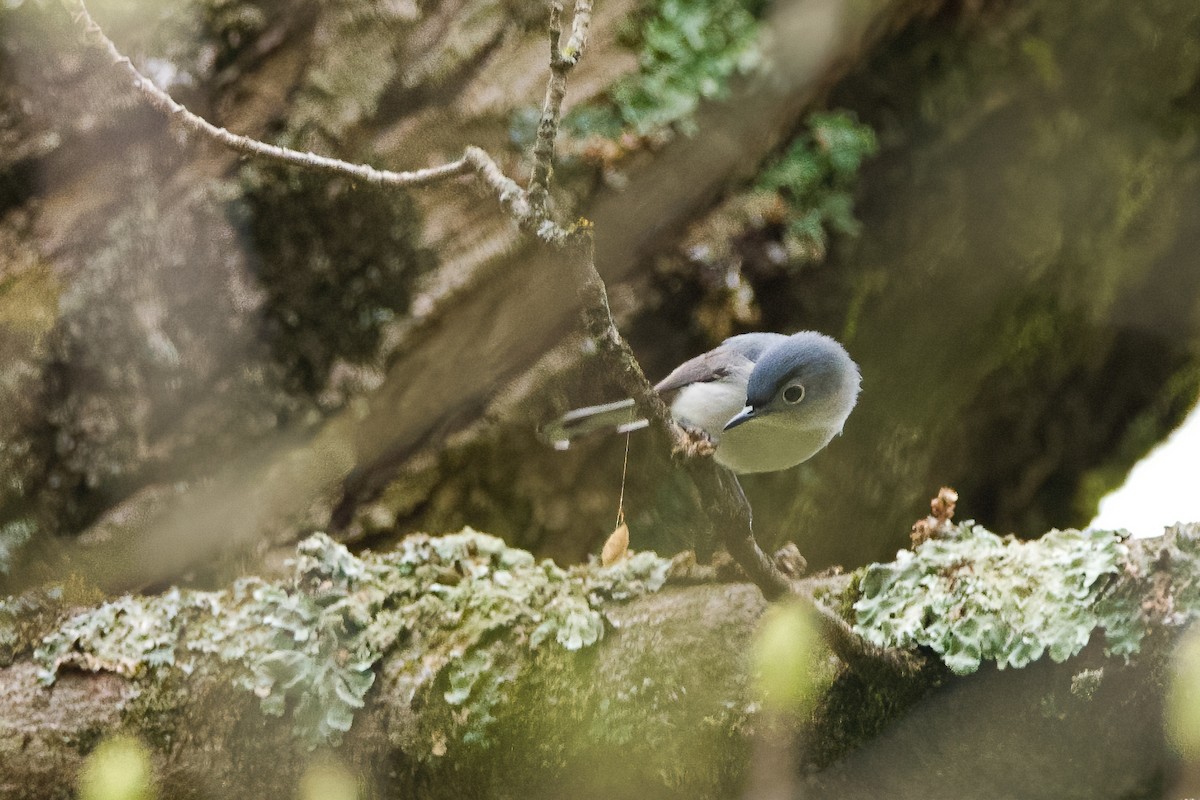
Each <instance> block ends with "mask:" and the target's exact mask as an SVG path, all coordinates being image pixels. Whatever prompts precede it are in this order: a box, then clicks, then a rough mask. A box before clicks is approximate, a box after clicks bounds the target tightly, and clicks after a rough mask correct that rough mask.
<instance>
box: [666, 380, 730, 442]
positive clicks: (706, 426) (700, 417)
mask: <svg viewBox="0 0 1200 800" xmlns="http://www.w3.org/2000/svg"><path fill="white" fill-rule="evenodd" d="M745 405H746V382H745V381H744V380H743V381H728V380H720V381H707V382H705V383H693V384H690V385H688V386H685V387H683V388H682V389H680V390H679V394H677V395H676V396H675V402H673V403H671V416H673V417H674V418H675V419H677V420H678V421H679V422H682V423H683V424H685V425H690V426H692V427H693V428H699V429H700V430H702V431H704V432H705V433H707V434H708V435H709V438H711V439H712V440H713V441H714V442H718V441H720V439H721V436H722V433H721V432H722V430H723V429H724V428H725V423H727V422H729V420H731V419H733V416H734V415H735V414H737V413H738V412H739V411H741V410H742V408H743V407H744V406H745Z"/></svg>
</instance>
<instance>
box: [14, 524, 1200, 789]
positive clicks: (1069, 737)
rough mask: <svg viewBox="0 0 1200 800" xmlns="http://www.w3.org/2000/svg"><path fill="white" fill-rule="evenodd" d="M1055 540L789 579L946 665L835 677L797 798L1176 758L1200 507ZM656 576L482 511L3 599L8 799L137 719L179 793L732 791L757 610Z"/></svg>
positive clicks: (655, 561)
mask: <svg viewBox="0 0 1200 800" xmlns="http://www.w3.org/2000/svg"><path fill="white" fill-rule="evenodd" d="M1044 538H1045V541H1036V542H1020V541H1017V540H1014V539H1011V538H1008V539H1001V538H1000V537H995V536H993V535H992V534H990V533H988V532H986V531H982V530H981V529H979V528H977V527H973V526H963V527H960V528H958V529H956V532H955V535H954V536H953V537H951V538H948V539H946V540H934V541H931V542H927V543H925V544H923V545H921V546H920V547H919V548H918V549H917V551H916V552H915V553H906V554H904V555H902V556H901V557H900V558H898V559H897V560H896V561H895V562H893V563H891V564H881V565H874V566H872V567H869V568H867V569H865V570H862V571H860V572H859V573H857V574H856V575H853V576H850V578H849V579H848V580H847V581H845V585H844V586H842V587H840V588H839V587H838V586H836V585H833V584H831V583H830V582H829V581H822V580H813V581H810V582H807V583H805V582H802V586H804V587H808V588H805V589H804V591H808V590H809V589H811V590H812V591H815V592H825V593H828V592H833V593H834V597H833V599H835V600H837V601H838V602H839V603H840V607H841V608H843V609H847V611H846V613H848V614H850V615H851V616H852V618H853V621H854V624H855V626H856V628H857V629H858V630H859V631H860V632H861V633H863V634H864V635H865V636H867V638H869V639H872V640H876V639H878V640H881V641H888V642H891V643H896V644H902V645H903V646H904V647H906V648H908V647H916V646H922V647H928V648H930V649H932V650H933V651H934V652H935V653H937V655H938V657H939V660H941V661H942V662H943V663H944V664H945V665H946V666H942V664H939V663H938V662H937V660H927V661H922V662H921V668H920V670H919V671H917V672H904V671H900V672H893V673H890V674H889V673H886V672H884V671H881V672H878V673H876V674H875V675H874V676H873V679H872V680H871V681H870V682H869V683H866V682H864V680H863V678H862V676H861V675H859V674H857V673H855V672H853V671H851V670H834V671H833V673H832V674H830V675H827V676H826V680H825V681H823V682H822V683H821V685H823V686H824V688H823V689H820V690H819V691H820V693H821V694H820V696H819V697H816V698H814V699H813V701H814V703H813V710H812V713H811V715H810V716H806V718H805V719H804V720H803V727H804V728H805V736H804V739H805V741H806V742H808V744H807V746H806V747H807V750H806V752H805V754H804V755H803V757H802V758H801V759H800V762H801V763H803V764H804V766H805V768H806V772H807V773H809V774H811V775H812V777H810V778H809V780H808V782H807V783H806V784H805V785H804V786H803V796H804V797H806V798H810V800H811V798H829V799H830V800H832V799H833V798H851V797H862V796H873V795H874V794H878V793H880V791H882V789H883V788H885V787H889V786H890V787H893V788H894V789H895V791H894V792H892V793H891V794H894V795H895V796H900V797H905V798H907V797H914V798H916V797H930V796H936V797H957V798H971V797H980V798H982V797H993V796H996V795H997V794H1003V795H1006V796H1021V797H1032V798H1041V797H1046V798H1051V797H1053V798H1061V797H1067V796H1071V797H1088V798H1107V797H1113V798H1116V797H1121V796H1129V795H1130V794H1132V793H1134V792H1132V789H1131V786H1134V785H1135V783H1138V782H1141V781H1149V780H1153V778H1154V776H1155V775H1156V774H1158V773H1159V772H1161V770H1163V769H1164V768H1165V766H1164V765H1165V764H1166V763H1167V761H1168V756H1167V754H1166V752H1165V751H1164V749H1163V747H1162V744H1161V740H1160V739H1159V738H1158V735H1157V733H1156V731H1158V730H1159V726H1160V724H1161V722H1160V717H1159V716H1158V713H1159V712H1158V703H1159V702H1161V696H1162V686H1161V683H1160V682H1159V681H1160V680H1161V676H1162V674H1163V666H1164V661H1163V659H1164V658H1165V656H1166V655H1167V654H1168V653H1169V644H1170V642H1171V640H1172V639H1173V637H1174V635H1175V634H1177V633H1178V632H1179V631H1181V630H1182V629H1184V628H1185V627H1186V626H1187V625H1189V624H1190V623H1191V622H1192V621H1193V620H1195V619H1196V618H1197V617H1198V616H1200V590H1198V589H1197V588H1196V586H1195V585H1194V584H1195V581H1194V575H1195V573H1196V570H1197V569H1198V568H1200V567H1198V563H1200V527H1197V526H1190V527H1187V528H1183V529H1180V530H1178V531H1177V532H1175V534H1173V535H1171V536H1168V537H1165V538H1164V539H1162V540H1160V541H1155V542H1140V543H1131V542H1128V541H1127V540H1125V539H1124V538H1123V537H1122V536H1121V535H1119V534H1114V533H1109V532H1089V533H1080V532H1074V531H1072V532H1065V533H1058V534H1050V535H1049V536H1047V537H1044ZM672 574H673V564H672V563H671V562H667V561H665V560H663V559H660V558H657V557H655V556H653V555H652V554H648V553H643V554H639V555H637V556H635V557H634V558H632V559H628V560H625V561H622V562H620V563H619V564H618V565H615V566H613V567H609V568H600V567H596V566H586V567H579V568H574V569H572V570H562V569H559V568H557V567H554V566H553V565H551V564H549V563H548V562H543V563H541V564H539V563H537V562H535V560H534V559H533V558H532V556H530V555H529V554H528V553H526V552H524V551H520V550H515V549H512V548H509V547H507V546H505V545H504V544H503V543H502V542H500V541H499V540H497V539H494V538H492V537H489V536H484V535H481V534H477V533H474V532H472V531H464V532H463V533H460V534H456V535H452V536H447V537H439V538H430V537H425V536H417V537H412V538H410V539H408V540H406V542H405V543H404V544H403V546H402V547H401V548H399V549H398V550H397V551H396V552H394V553H389V554H381V555H377V556H376V555H367V556H361V557H360V556H354V555H352V554H350V553H348V552H347V551H346V550H345V549H344V548H342V547H340V546H338V545H336V544H335V543H333V542H332V541H331V540H329V539H328V538H327V537H323V536H317V537H314V538H312V539H310V540H308V541H306V542H305V543H303V544H302V545H301V546H300V549H299V551H298V557H297V560H296V564H295V576H294V577H293V578H292V579H290V580H282V581H266V580H260V579H256V578H249V579H243V580H242V581H239V582H238V583H236V584H234V585H233V586H231V587H230V588H228V589H226V590H224V591H216V592H201V591H191V590H181V589H171V590H168V591H167V592H164V593H162V594H160V595H157V596H152V597H125V598H121V599H118V600H115V601H111V602H109V603H105V604H103V605H100V606H96V607H93V608H89V609H85V610H83V611H78V610H73V611H69V612H68V613H67V614H66V615H65V616H63V617H61V618H59V619H57V620H49V621H48V622H47V623H46V624H47V627H46V628H45V629H44V630H43V633H45V636H44V638H41V639H40V642H34V643H33V645H31V644H30V643H29V642H28V641H27V639H28V633H27V632H15V633H14V631H12V630H10V628H9V622H8V621H7V616H6V614H5V613H2V612H5V611H7V604H0V640H5V641H7V640H9V639H11V638H13V637H14V636H15V637H17V638H18V639H20V638H21V637H25V641H24V643H18V644H17V646H16V647H15V648H14V649H11V650H10V651H8V655H7V656H6V660H5V661H4V662H3V664H2V665H0V795H4V796H21V797H29V798H43V797H46V798H50V797H65V796H68V794H69V791H70V780H71V777H72V776H73V775H74V774H75V771H76V770H77V769H78V766H79V764H80V762H81V760H82V758H83V756H84V755H86V754H87V753H88V752H89V751H90V750H91V749H92V748H93V747H94V745H95V744H96V742H97V741H98V740H99V739H100V738H101V737H102V736H106V735H111V734H114V733H127V734H132V735H134V736H136V737H138V738H140V739H141V740H142V741H144V742H145V743H146V744H147V745H148V747H149V748H150V750H151V753H152V761H153V766H154V771H155V775H156V778H157V780H158V784H159V789H160V796H167V797H173V798H181V800H188V798H193V797H207V796H213V795H214V794H220V795H221V796H223V797H231V798H240V797H247V798H249V797H261V796H274V795H276V794H280V793H284V792H283V790H281V788H280V787H289V786H294V785H295V782H296V780H297V779H298V776H299V775H300V773H301V772H302V770H303V768H304V767H305V765H306V764H308V763H310V762H311V761H312V758H313V755H312V748H313V746H314V745H322V746H324V747H326V748H327V749H328V750H329V752H333V753H335V754H336V756H337V758H339V759H341V760H342V761H344V762H345V763H347V765H349V766H350V767H352V769H353V770H354V772H355V773H356V774H358V775H359V776H361V780H362V781H363V784H364V787H366V789H367V792H368V796H378V797H385V796H393V797H394V796H414V794H419V796H421V797H423V798H427V800H436V798H440V797H458V796H462V795H463V794H464V793H472V794H480V793H483V794H487V795H489V796H496V795H520V794H524V793H532V794H531V796H563V795H564V794H574V795H576V796H581V795H582V796H591V795H592V794H599V793H603V794H604V795H605V796H607V797H613V798H626V797H628V798H631V800H632V798H636V797H645V796H647V795H651V796H672V797H689V798H711V797H729V796H735V795H737V794H738V793H739V788H740V785H741V781H742V780H743V778H744V770H745V768H746V766H745V759H744V753H745V748H746V747H747V746H748V740H749V737H752V736H759V735H778V732H775V733H774V734H771V733H770V728H769V726H766V724H765V722H764V719H763V717H762V715H761V713H760V711H759V704H758V702H757V697H756V693H755V690H754V689H753V685H752V676H751V675H750V674H749V671H750V670H749V663H748V661H747V659H746V658H745V653H746V652H747V651H748V650H749V649H751V648H752V647H753V646H754V630H755V629H756V622H757V620H758V618H759V616H760V615H761V614H762V612H763V611H764V609H765V604H764V602H763V600H762V598H761V595H760V593H759V592H758V591H757V590H756V589H754V588H752V587H749V586H746V585H730V584H707V585H692V586H689V587H687V588H682V589H681V588H675V587H672V586H671V580H672V577H671V576H672ZM8 602H9V603H11V602H13V601H8ZM931 620H932V622H931ZM34 645H36V647H37V652H36V654H33V655H32V657H31V649H32V647H33V646H34ZM964 659H966V660H964ZM818 661H822V660H818ZM987 664H991V665H995V666H998V667H1001V669H999V670H997V669H979V667H981V666H983V665H987ZM947 667H949V668H950V669H947ZM951 669H953V670H955V671H957V672H958V673H961V675H959V676H955V675H954V674H952V672H951V671H950V670H951ZM1156 676H1157V677H1156ZM964 707H969V708H971V709H973V710H974V711H975V712H976V713H972V714H963V713H962V709H963V708H964ZM1023 709H1024V710H1023ZM1048 747H1049V748H1050V750H1049V751H1048V752H1053V753H1054V754H1055V758H1054V759H1053V763H1052V766H1045V765H1046V759H1045V758H1042V757H1041V756H1042V755H1043V752H1042V751H1044V750H1045V748H1048ZM1067 750H1069V752H1067ZM931 759H932V763H936V764H937V768H936V769H930V768H929V764H930V763H931ZM614 765H619V768H616V767H614ZM1114 776H1117V777H1119V779H1114ZM1131 781H1132V783H1131ZM1064 785H1066V786H1070V787H1071V791H1069V792H1066V793H1064V791H1063V789H1062V787H1063V786H1064Z"/></svg>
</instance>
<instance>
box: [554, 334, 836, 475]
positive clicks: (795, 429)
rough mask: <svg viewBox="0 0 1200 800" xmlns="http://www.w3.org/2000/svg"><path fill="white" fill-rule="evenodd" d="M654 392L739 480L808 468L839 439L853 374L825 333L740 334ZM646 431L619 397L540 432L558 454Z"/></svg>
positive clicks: (630, 404) (677, 370) (684, 367)
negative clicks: (575, 443) (608, 434)
mask: <svg viewBox="0 0 1200 800" xmlns="http://www.w3.org/2000/svg"><path fill="white" fill-rule="evenodd" d="M654 388H655V389H656V390H657V391H658V393H659V394H661V395H663V397H664V399H668V400H669V402H670V405H671V414H672V416H674V417H675V419H676V420H677V421H678V422H680V423H682V424H684V425H688V426H691V427H694V428H699V429H700V430H702V431H704V432H705V433H706V434H708V436H709V438H711V439H712V441H713V443H714V444H715V445H716V451H715V452H714V454H713V458H715V459H716V460H717V463H719V464H721V465H723V466H725V467H728V468H729V469H731V470H733V471H734V472H737V473H749V472H773V471H775V470H780V469H787V468H788V467H794V466H796V465H797V464H799V463H801V462H803V461H807V460H808V459H810V458H812V456H813V455H815V454H816V453H817V451H819V450H821V448H823V447H825V445H827V444H829V442H830V440H832V439H833V437H834V436H836V435H837V434H839V433H841V432H842V426H843V425H845V423H846V418H847V417H849V416H850V412H851V410H853V408H854V403H855V402H856V401H857V399H858V389H859V372H858V365H857V364H855V363H854V361H852V360H851V358H850V356H849V354H848V353H847V352H846V350H845V348H843V347H842V346H841V345H840V344H838V343H837V342H836V341H834V340H833V339H831V338H829V337H828V336H825V335H824V334H821V333H816V332H814V331H801V332H800V333H794V334H792V335H791V336H784V335H783V334H780V333H744V334H741V335H740V336H731V337H729V338H728V339H726V340H725V341H723V342H721V344H720V345H718V346H717V347H716V348H714V349H712V350H710V351H708V352H707V353H705V354H703V355H700V356H696V357H695V358H693V359H691V360H690V361H685V362H684V363H683V364H680V365H679V366H678V367H676V368H675V370H674V371H673V372H672V373H671V374H670V375H668V376H667V377H665V378H663V380H662V381H660V382H659V383H658V385H657V386H655V387H654ZM672 396H673V397H672ZM648 424H649V423H648V422H647V421H646V420H644V419H636V418H635V417H634V408H633V400H619V401H617V402H615V403H606V404H604V405H599V406H589V407H588V408H579V409H576V410H574V411H570V412H568V413H567V414H565V415H563V416H562V417H560V418H559V419H558V420H556V421H555V422H553V423H551V424H550V425H548V426H547V427H546V429H545V430H544V431H543V435H544V436H545V437H546V438H547V439H548V440H549V441H551V442H552V443H553V444H554V446H555V447H557V448H559V449H566V448H567V447H568V446H570V443H571V441H572V440H573V439H575V438H577V437H579V436H581V435H583V434H586V433H590V432H591V431H595V430H601V429H604V428H608V429H610V430H615V431H617V432H620V433H624V432H626V431H632V430H637V429H638V428H644V427H646V426H647V425H648Z"/></svg>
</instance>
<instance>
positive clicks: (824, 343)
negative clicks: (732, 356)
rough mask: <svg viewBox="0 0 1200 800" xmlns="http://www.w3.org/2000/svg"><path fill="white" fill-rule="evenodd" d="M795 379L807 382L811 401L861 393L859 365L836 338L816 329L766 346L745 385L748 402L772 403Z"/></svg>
mask: <svg viewBox="0 0 1200 800" xmlns="http://www.w3.org/2000/svg"><path fill="white" fill-rule="evenodd" d="M792 381H798V382H799V383H802V384H804V388H805V393H806V397H807V398H808V399H809V400H810V401H814V400H817V399H821V398H833V397H839V396H840V395H845V394H849V397H848V398H845V399H848V400H850V401H851V402H853V398H854V397H855V396H856V395H857V394H858V384H859V374H858V365H857V364H855V363H854V361H853V360H851V358H850V355H849V354H848V353H847V352H846V350H845V349H844V348H843V347H842V346H841V345H840V344H838V343H837V342H836V341H835V340H833V339H831V338H830V337H828V336H825V335H824V334H821V333H816V332H815V331H801V332H800V333H796V334H793V335H791V336H789V337H787V338H786V339H784V340H782V341H780V342H778V343H776V344H773V345H772V346H771V347H769V348H767V349H766V350H765V351H764V352H763V353H762V355H761V357H760V358H759V359H757V361H756V363H755V365H754V369H753V370H752V371H751V372H750V380H749V383H748V384H747V386H746V404H747V405H749V406H752V407H754V408H756V409H757V408H764V407H766V406H768V405H770V403H771V400H772V398H774V397H775V395H776V393H777V392H778V391H779V390H780V389H781V388H782V387H784V386H785V385H787V384H788V383H790V382H792Z"/></svg>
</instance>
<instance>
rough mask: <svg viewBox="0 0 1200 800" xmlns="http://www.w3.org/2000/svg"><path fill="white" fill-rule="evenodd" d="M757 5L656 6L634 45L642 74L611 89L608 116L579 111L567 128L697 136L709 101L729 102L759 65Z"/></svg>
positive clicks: (683, 0) (718, 0) (678, 2)
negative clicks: (734, 83) (736, 85)
mask: <svg viewBox="0 0 1200 800" xmlns="http://www.w3.org/2000/svg"><path fill="white" fill-rule="evenodd" d="M762 6H763V3H762V2H760V1H759V0H715V2H705V0H658V1H657V2H656V3H655V4H654V5H653V7H652V8H650V9H649V10H648V11H647V12H646V13H645V16H644V17H643V18H642V20H641V23H640V25H639V26H638V27H637V29H636V31H635V32H634V33H633V35H632V36H631V37H630V38H631V39H632V40H633V41H632V42H631V44H632V46H634V47H636V48H637V50H638V71H637V73H636V74H634V75H632V76H630V77H628V78H625V79H624V80H622V81H620V82H618V83H617V85H616V86H614V87H613V89H612V91H611V93H610V95H611V102H612V105H611V107H610V108H609V109H605V110H598V109H597V108H596V107H584V108H580V109H578V110H576V111H574V112H572V113H571V114H569V115H568V116H567V118H566V119H565V120H564V125H565V126H566V128H567V130H569V131H572V132H573V133H575V134H577V135H586V134H589V133H599V134H601V135H604V136H614V135H615V134H616V132H617V131H619V130H620V129H625V130H632V131H633V132H635V133H637V134H639V135H645V134H649V133H652V132H654V131H656V130H660V129H663V128H667V127H670V126H677V127H679V128H680V129H682V130H683V131H685V132H689V133H690V132H692V131H693V129H694V120H693V117H694V115H695V113H696V109H697V108H699V106H700V103H701V102H703V101H704V100H710V99H716V98H721V97H724V96H725V95H726V94H727V92H728V90H729V82H730V80H731V79H732V78H733V77H735V76H736V75H738V74H744V73H747V72H749V71H751V70H752V69H753V68H754V67H756V66H757V64H758V62H759V51H758V47H757V34H758V21H757V19H756V16H757V14H758V13H759V12H760V11H761V10H762Z"/></svg>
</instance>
